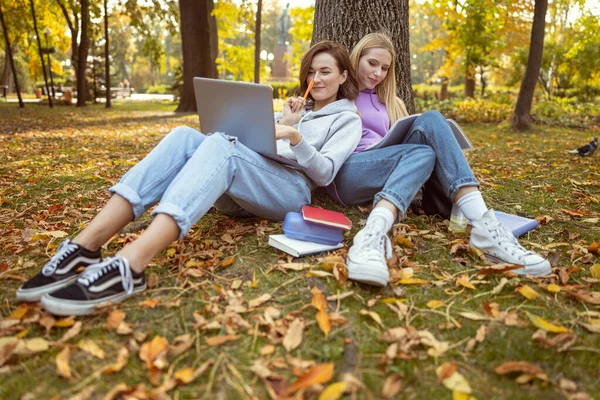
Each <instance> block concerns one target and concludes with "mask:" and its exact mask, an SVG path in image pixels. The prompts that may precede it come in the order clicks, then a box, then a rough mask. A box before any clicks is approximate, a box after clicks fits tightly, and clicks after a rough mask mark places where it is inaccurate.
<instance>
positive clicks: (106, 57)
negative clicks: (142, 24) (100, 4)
mask: <svg viewBox="0 0 600 400" xmlns="http://www.w3.org/2000/svg"><path fill="white" fill-rule="evenodd" d="M104 64H105V67H104V68H105V69H106V71H105V72H106V77H105V79H104V86H106V108H111V106H112V105H111V104H110V52H109V50H108V0H104Z"/></svg>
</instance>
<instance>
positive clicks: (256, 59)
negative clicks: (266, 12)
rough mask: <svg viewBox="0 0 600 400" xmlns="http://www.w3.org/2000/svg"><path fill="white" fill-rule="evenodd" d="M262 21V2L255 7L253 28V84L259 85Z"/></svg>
mask: <svg viewBox="0 0 600 400" xmlns="http://www.w3.org/2000/svg"><path fill="white" fill-rule="evenodd" d="M261 19H262V0H258V4H257V6H256V26H255V28H254V82H255V83H260V25H261Z"/></svg>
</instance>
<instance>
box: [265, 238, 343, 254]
mask: <svg viewBox="0 0 600 400" xmlns="http://www.w3.org/2000/svg"><path fill="white" fill-rule="evenodd" d="M269 245H271V246H273V247H275V248H276V249H279V250H281V251H284V252H286V253H288V254H290V255H292V256H294V257H303V256H306V255H308V254H316V253H321V252H323V251H330V250H337V249H341V248H342V247H344V244H343V243H338V244H336V245H328V244H320V243H314V242H305V241H303V240H296V239H290V238H289V237H287V236H285V235H269Z"/></svg>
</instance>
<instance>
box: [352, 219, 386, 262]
mask: <svg viewBox="0 0 600 400" xmlns="http://www.w3.org/2000/svg"><path fill="white" fill-rule="evenodd" d="M364 234H365V236H364V238H363V240H362V246H361V247H360V249H359V251H360V254H365V255H366V256H367V259H368V260H369V261H379V260H380V257H381V254H382V253H384V252H385V258H392V242H391V240H390V238H389V237H388V236H387V235H386V234H385V233H383V232H382V231H381V230H379V229H377V227H376V226H373V227H371V228H368V229H367V230H365V232H364Z"/></svg>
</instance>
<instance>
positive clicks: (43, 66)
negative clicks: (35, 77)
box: [29, 0, 53, 108]
mask: <svg viewBox="0 0 600 400" xmlns="http://www.w3.org/2000/svg"><path fill="white" fill-rule="evenodd" d="M29 4H30V6H31V17H32V18H33V29H34V31H35V36H36V38H37V43H38V50H39V52H40V59H41V60H42V71H43V72H44V83H45V84H46V92H47V93H48V105H49V106H50V108H52V107H53V104H52V95H51V94H50V87H49V86H48V76H47V75H46V63H45V62H44V55H43V54H42V42H41V40H40V33H39V32H38V28H37V20H36V18H35V7H34V6H33V0H29Z"/></svg>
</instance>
